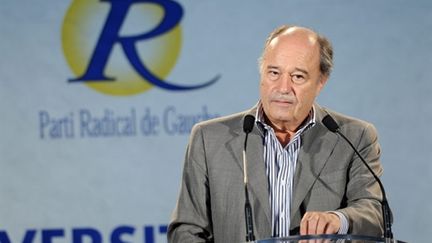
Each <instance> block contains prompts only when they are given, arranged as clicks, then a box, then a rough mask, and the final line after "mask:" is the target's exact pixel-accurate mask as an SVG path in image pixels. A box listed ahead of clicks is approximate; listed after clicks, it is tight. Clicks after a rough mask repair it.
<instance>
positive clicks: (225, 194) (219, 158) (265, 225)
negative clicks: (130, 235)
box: [168, 104, 382, 243]
mask: <svg viewBox="0 0 432 243" xmlns="http://www.w3.org/2000/svg"><path fill="white" fill-rule="evenodd" d="M314 107H315V111H316V124H315V126H314V127H312V128H311V129H308V130H307V131H306V132H305V133H304V134H303V135H302V146H301V151H300V154H299V157H298V161H297V168H296V172H295V177H294V189H293V194H294V196H293V199H292V208H291V229H290V230H291V232H292V233H293V234H296V233H298V230H299V225H300V220H301V218H302V215H304V213H305V212H306V211H330V210H334V211H339V212H341V213H343V214H344V215H345V216H346V217H347V219H348V221H349V226H350V227H349V232H348V233H351V234H363V235H372V236H381V234H382V221H381V206H380V200H381V193H380V189H379V186H378V184H377V183H376V182H375V180H374V179H373V177H372V176H371V175H370V172H369V171H368V170H367V168H366V167H365V166H364V165H363V164H362V162H361V161H360V159H359V158H358V157H357V156H356V155H355V153H354V152H353V151H352V149H351V148H350V147H349V145H348V144H347V143H346V142H345V141H343V140H342V138H340V137H339V136H338V135H336V134H334V133H332V132H330V131H329V130H328V129H327V128H326V127H325V126H324V125H323V124H322V122H321V120H322V118H323V117H324V116H325V115H326V114H327V113H328V114H330V115H331V116H332V117H333V118H334V119H335V120H336V121H337V123H338V124H339V125H340V129H341V132H342V133H344V134H345V135H346V136H347V137H348V139H350V140H351V141H352V143H353V144H354V146H356V148H357V149H358V150H359V151H360V153H361V154H362V156H364V158H365V160H366V161H367V162H368V163H369V165H370V167H371V168H372V169H373V170H374V171H375V172H376V173H377V174H378V175H381V174H382V167H381V163H380V161H379V157H380V148H379V144H378V141H377V135H376V130H375V128H374V127H373V126H372V125H371V124H369V123H366V122H364V121H360V120H357V119H353V118H350V117H347V116H344V115H341V114H338V113H335V112H332V111H329V110H325V109H323V108H321V107H320V106H318V105H316V104H315V106H314ZM255 112H256V108H253V109H252V110H249V111H246V112H242V113H238V114H234V115H231V116H228V117H222V118H217V119H213V120H210V121H206V122H202V123H199V124H197V125H196V126H195V127H194V128H193V130H192V133H191V138H190V142H189V146H188V149H187V152H186V158H185V162H184V168H183V179H182V182H181V188H180V195H179V198H178V202H177V206H176V208H175V210H174V213H173V216H172V220H171V222H170V225H169V229H168V241H169V242H221V243H222V242H223V243H226V242H244V241H245V237H246V236H245V232H246V228H245V227H246V226H245V217H244V203H245V194H244V185H243V162H242V150H243V143H244V139H245V134H244V132H243V118H244V116H245V115H246V114H252V115H255ZM247 159H248V168H247V171H248V175H249V185H248V188H249V197H250V200H251V205H252V210H253V218H254V229H255V236H256V238H257V239H264V238H270V237H271V221H270V220H271V215H270V205H269V185H268V179H267V176H266V172H265V164H264V159H263V135H262V134H261V131H260V130H259V129H258V128H257V127H256V126H255V127H254V129H253V131H252V132H251V134H250V135H249V138H248V147H247Z"/></svg>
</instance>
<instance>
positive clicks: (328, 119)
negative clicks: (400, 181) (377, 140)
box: [322, 114, 393, 242]
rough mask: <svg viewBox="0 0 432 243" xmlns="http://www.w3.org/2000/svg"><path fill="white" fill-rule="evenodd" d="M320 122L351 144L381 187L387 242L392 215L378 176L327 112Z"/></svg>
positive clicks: (390, 232) (389, 235)
mask: <svg viewBox="0 0 432 243" xmlns="http://www.w3.org/2000/svg"><path fill="white" fill-rule="evenodd" d="M322 123H323V124H324V126H326V127H327V129H328V130H330V131H331V132H334V133H337V134H339V135H340V136H341V137H342V138H343V139H344V140H345V141H346V142H347V143H348V144H349V145H350V146H351V148H352V149H353V150H354V152H355V153H356V154H357V156H358V157H359V158H360V159H361V161H362V162H363V164H364V165H365V166H366V167H367V168H368V170H369V172H370V173H371V174H372V175H373V177H374V178H375V180H376V181H377V182H378V184H379V186H380V189H381V194H382V197H383V199H382V202H381V209H382V213H383V223H384V238H385V239H386V242H388V241H387V240H392V239H393V233H392V229H391V226H392V223H393V215H392V212H391V209H390V206H389V204H388V201H387V196H386V193H385V190H384V186H383V184H382V183H381V180H380V179H379V178H378V176H377V175H376V174H375V172H374V171H373V170H372V169H371V168H370V166H369V165H368V163H366V161H365V160H364V158H363V156H361V155H360V153H359V152H358V150H357V149H356V148H355V147H354V145H353V144H352V143H351V142H350V140H349V139H348V138H347V137H345V135H343V134H342V133H341V132H340V130H339V125H338V124H337V123H336V121H335V120H334V119H333V117H331V116H330V115H328V114H327V115H326V116H325V117H324V118H323V119H322Z"/></svg>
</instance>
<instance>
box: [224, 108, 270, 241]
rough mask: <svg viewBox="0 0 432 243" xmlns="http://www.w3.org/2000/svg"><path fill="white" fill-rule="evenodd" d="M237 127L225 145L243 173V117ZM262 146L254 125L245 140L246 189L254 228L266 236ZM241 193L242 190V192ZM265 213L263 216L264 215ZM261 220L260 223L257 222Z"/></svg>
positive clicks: (267, 208) (266, 198)
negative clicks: (246, 140)
mask: <svg viewBox="0 0 432 243" xmlns="http://www.w3.org/2000/svg"><path fill="white" fill-rule="evenodd" d="M255 111H256V109H255V108H254V109H252V110H250V111H249V112H248V113H245V115H246V114H251V115H255ZM240 122H241V123H240V124H239V126H238V128H233V131H232V132H233V133H235V134H236V135H235V137H234V138H233V139H232V140H230V141H228V143H227V146H228V147H229V149H228V150H229V151H231V153H232V156H233V158H234V160H235V161H236V163H237V164H238V166H239V169H241V174H242V175H243V156H242V151H243V146H244V140H245V133H244V132H243V119H241V120H240ZM263 156H264V147H263V141H262V137H261V134H260V132H259V131H258V129H257V127H256V125H255V126H254V128H253V130H252V132H251V133H250V134H249V137H248V142H247V150H246V157H247V163H248V164H247V167H248V168H247V173H248V180H249V182H248V190H249V198H250V200H251V204H252V207H253V208H252V210H253V214H254V218H255V220H254V221H255V228H256V230H257V231H258V233H259V234H260V235H264V236H267V235H269V234H270V233H271V217H270V205H269V192H268V179H267V175H266V172H265V164H264V157H263ZM242 193H243V192H242ZM264 215H265V216H264ZM259 222H261V223H260V224H258V223H259Z"/></svg>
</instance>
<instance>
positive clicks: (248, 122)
mask: <svg viewBox="0 0 432 243" xmlns="http://www.w3.org/2000/svg"><path fill="white" fill-rule="evenodd" d="M254 122H255V117H254V116H252V115H246V116H245V117H244V121H243V131H244V132H245V133H250V132H252V129H253V127H254Z"/></svg>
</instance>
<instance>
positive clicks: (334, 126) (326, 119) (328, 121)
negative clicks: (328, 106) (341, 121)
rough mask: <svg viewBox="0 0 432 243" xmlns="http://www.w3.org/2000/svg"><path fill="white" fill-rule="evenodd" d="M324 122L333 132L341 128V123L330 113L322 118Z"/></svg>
mask: <svg viewBox="0 0 432 243" xmlns="http://www.w3.org/2000/svg"><path fill="white" fill-rule="evenodd" d="M322 123H323V124H324V126H326V127H327V129H328V130H330V131H331V132H337V131H338V130H339V125H338V124H337V123H336V121H335V120H334V119H333V117H331V116H330V115H326V116H325V117H324V118H323V119H322Z"/></svg>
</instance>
